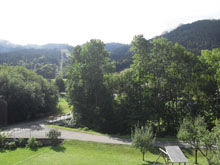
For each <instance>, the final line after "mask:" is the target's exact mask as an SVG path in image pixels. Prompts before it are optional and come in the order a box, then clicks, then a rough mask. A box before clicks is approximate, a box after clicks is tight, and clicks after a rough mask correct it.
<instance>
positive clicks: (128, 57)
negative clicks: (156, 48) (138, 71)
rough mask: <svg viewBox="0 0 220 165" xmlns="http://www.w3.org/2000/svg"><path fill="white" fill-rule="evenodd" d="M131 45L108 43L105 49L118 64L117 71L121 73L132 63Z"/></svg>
mask: <svg viewBox="0 0 220 165" xmlns="http://www.w3.org/2000/svg"><path fill="white" fill-rule="evenodd" d="M130 47H131V46H130V45H127V44H120V43H107V44H106V45H105V49H106V50H107V51H108V52H110V59H111V61H115V62H116V71H121V70H123V69H125V68H127V67H129V65H130V64H131V63H132V53H131V52H130Z"/></svg>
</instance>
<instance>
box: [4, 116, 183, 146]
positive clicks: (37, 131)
mask: <svg viewBox="0 0 220 165" xmlns="http://www.w3.org/2000/svg"><path fill="white" fill-rule="evenodd" d="M69 117H70V116H68V115H67V116H62V117H60V118H57V119H53V120H49V119H43V120H38V121H33V122H27V123H21V124H16V125H11V126H7V127H5V128H3V131H2V132H3V133H5V134H6V135H7V137H11V138H30V137H32V136H33V137H35V138H45V137H46V134H47V133H48V132H49V130H50V129H52V128H51V127H48V126H46V125H45V124H47V123H50V122H54V121H59V120H63V119H66V118H69ZM58 130H59V131H60V132H61V138H62V139H74V140H82V141H91V142H99V143H109V144H125V145H131V142H130V140H128V139H121V138H116V137H111V136H101V135H92V134H86V133H81V132H75V131H67V130H62V129H58ZM155 145H156V146H166V145H179V146H181V147H187V146H186V145H185V144H182V143H180V142H176V141H166V142H165V141H156V142H155Z"/></svg>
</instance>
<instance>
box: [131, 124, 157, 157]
mask: <svg viewBox="0 0 220 165" xmlns="http://www.w3.org/2000/svg"><path fill="white" fill-rule="evenodd" d="M131 139H132V145H133V146H134V147H135V148H137V149H139V150H140V151H141V152H142V153H143V161H144V154H145V152H147V151H149V150H151V149H152V148H153V145H154V141H155V137H154V135H153V130H152V127H151V126H150V125H145V126H141V127H140V126H139V125H136V126H135V128H134V130H133V131H132V134H131Z"/></svg>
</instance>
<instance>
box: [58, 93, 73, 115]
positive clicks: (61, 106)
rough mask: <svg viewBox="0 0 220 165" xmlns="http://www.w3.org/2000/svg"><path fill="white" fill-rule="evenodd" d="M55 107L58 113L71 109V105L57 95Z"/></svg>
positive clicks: (65, 112)
mask: <svg viewBox="0 0 220 165" xmlns="http://www.w3.org/2000/svg"><path fill="white" fill-rule="evenodd" d="M57 109H58V111H59V112H58V113H59V114H67V113H71V112H72V111H73V109H74V108H73V107H71V106H70V105H69V104H68V102H67V101H66V98H62V97H59V100H58V103H57Z"/></svg>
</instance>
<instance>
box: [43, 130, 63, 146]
mask: <svg viewBox="0 0 220 165" xmlns="http://www.w3.org/2000/svg"><path fill="white" fill-rule="evenodd" d="M46 136H47V137H48V138H49V139H50V140H51V142H52V145H54V146H55V145H58V144H59V139H58V138H59V137H60V136H61V132H59V131H57V130H56V129H50V131H49V133H47V134H46Z"/></svg>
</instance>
